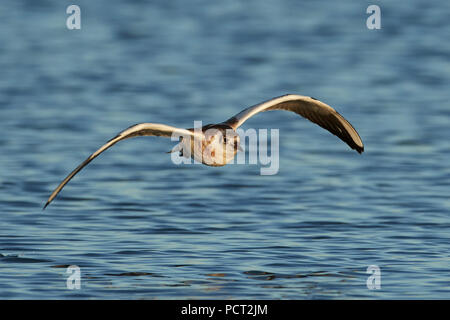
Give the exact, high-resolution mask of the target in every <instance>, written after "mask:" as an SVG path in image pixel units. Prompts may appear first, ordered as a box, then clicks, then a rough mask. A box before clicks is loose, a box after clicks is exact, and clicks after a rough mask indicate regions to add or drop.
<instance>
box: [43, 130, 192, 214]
mask: <svg viewBox="0 0 450 320" xmlns="http://www.w3.org/2000/svg"><path fill="white" fill-rule="evenodd" d="M172 135H177V136H182V137H195V136H196V135H198V134H197V133H194V132H193V131H190V130H186V129H181V128H176V127H171V126H167V125H164V124H159V123H139V124H136V125H133V126H131V127H129V128H128V129H125V130H124V131H122V132H120V133H119V134H118V135H117V136H115V137H114V138H112V139H111V140H109V141H108V142H107V143H105V144H104V145H103V146H101V147H100V148H99V149H98V150H97V151H95V152H94V153H93V154H91V155H90V156H89V157H88V158H87V159H86V160H84V161H83V163H81V164H80V165H79V166H78V167H76V168H75V170H73V171H72V172H71V173H70V174H69V175H68V176H67V177H66V178H65V179H64V180H63V181H62V182H61V183H60V184H59V186H58V187H57V188H56V189H55V190H54V191H53V192H52V194H51V195H50V197H49V198H48V200H47V202H46V204H45V206H44V209H45V208H46V207H47V206H48V205H49V204H50V202H52V200H53V199H54V198H55V197H56V196H57V195H58V193H59V192H60V191H61V190H62V188H64V186H65V185H66V184H67V183H68V182H69V181H70V179H72V178H73V177H74V176H75V175H76V174H77V173H78V172H79V171H80V170H81V169H83V168H84V167H85V166H86V165H88V164H89V162H91V161H92V160H94V159H95V158H96V157H97V156H98V155H100V153H102V152H103V151H105V150H106V149H108V148H110V147H112V146H113V145H115V144H116V143H117V142H119V141H121V140H125V139H128V138H133V137H139V136H161V137H171V136H172ZM199 138H201V137H200V136H199Z"/></svg>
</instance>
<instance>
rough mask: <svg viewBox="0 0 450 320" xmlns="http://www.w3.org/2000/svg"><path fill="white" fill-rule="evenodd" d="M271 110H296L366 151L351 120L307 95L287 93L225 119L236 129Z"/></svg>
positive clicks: (353, 146)
mask: <svg viewBox="0 0 450 320" xmlns="http://www.w3.org/2000/svg"><path fill="white" fill-rule="evenodd" d="M270 110H286V111H292V112H295V113H297V114H299V115H301V116H302V117H304V118H306V119H308V120H310V121H312V122H314V123H316V124H318V125H319V126H321V127H322V128H324V129H326V130H328V131H329V132H331V133H332V134H334V135H335V136H337V137H339V138H340V139H341V140H342V141H344V142H345V143H347V144H348V145H349V146H350V147H351V148H352V149H355V150H356V151H357V152H358V153H361V152H363V151H364V145H363V142H362V140H361V137H360V136H359V134H358V132H356V130H355V128H353V126H352V125H351V124H350V122H348V121H347V120H345V118H344V117H343V116H341V115H340V114H339V113H338V112H337V111H336V110H334V109H333V108H332V107H330V106H329V105H327V104H325V103H323V102H321V101H319V100H316V99H314V98H311V97H306V96H299V95H294V94H287V95H284V96H281V97H277V98H273V99H271V100H268V101H265V102H263V103H260V104H257V105H255V106H252V107H249V108H247V109H245V110H243V111H242V112H240V113H238V114H237V115H235V116H234V117H232V118H230V119H228V120H227V121H225V122H224V124H227V125H229V126H230V127H232V128H233V129H235V130H236V129H237V128H238V127H239V126H241V125H242V124H243V123H244V122H245V121H246V120H247V119H249V118H250V117H252V116H254V115H255V114H257V113H259V112H264V111H270Z"/></svg>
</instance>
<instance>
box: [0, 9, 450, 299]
mask: <svg viewBox="0 0 450 320" xmlns="http://www.w3.org/2000/svg"><path fill="white" fill-rule="evenodd" d="M73 3H75V4H78V5H79V6H80V8H81V19H82V20H81V30H68V29H67V28H66V18H67V17H68V15H67V14H66V12H65V11H66V8H67V6H68V5H70V4H73ZM369 4H377V5H379V6H380V8H381V18H382V20H381V24H382V28H381V29H380V30H369V29H367V27H366V19H367V17H368V16H369V15H368V14H366V8H367V6H368V5H369ZM449 16H450V2H448V1H445V0H442V1H433V2H432V3H430V2H428V1H419V0H414V1H408V3H407V4H406V3H403V2H398V1H396V2H394V1H373V3H367V2H364V1H363V2H355V1H297V0H286V1H280V0H276V1H275V0H274V1H256V0H253V1H206V0H202V1H200V0H198V1H95V2H94V1H81V0H77V1H75V2H68V1H56V0H55V1H50V0H48V1H39V2H36V1H31V0H30V1H2V3H1V4H0V21H1V26H2V27H1V28H0V124H1V129H2V133H1V135H0V213H1V217H0V298H1V299H37V298H38V299H57V298H63V299H71V298H76V299H79V298H81V299H85V298H87V299H125V298H129V299H174V298H176V299H185V298H189V299H190V298H201V299H203V298H204V299H218V298H221V299H239V298H252V299H359V298H362V299H372V298H373V299H417V298H426V299H438V298H444V299H449V298H450V236H449V227H450V220H449V215H450V199H449V194H450V192H449V191H450V165H449V156H450V139H449V138H450V125H449V124H450V121H449V120H450V103H449V101H450V90H449V86H450V41H449V38H450V25H449V23H448V19H449ZM285 93H297V94H303V95H309V96H313V97H315V98H317V99H320V100H322V101H324V102H326V103H328V104H330V105H331V106H333V107H335V108H336V109H337V110H338V111H339V112H340V113H341V114H343V115H344V116H345V117H346V118H347V119H348V120H349V121H350V122H351V123H352V124H353V125H354V126H355V128H356V129H357V130H358V132H359V133H360V135H361V137H362V139H363V141H364V143H365V149H366V151H365V152H364V153H363V154H362V155H358V154H357V153H356V152H354V151H352V150H350V148H348V147H347V146H346V145H345V144H344V143H342V142H340V141H339V140H338V139H337V138H336V137H334V136H332V135H330V134H329V133H327V132H326V131H324V130H322V129H321V128H319V127H317V126H315V125H314V124H311V123H309V122H308V121H306V120H304V119H301V118H299V117H298V116H297V115H295V114H291V113H287V112H270V113H265V114H261V115H258V116H256V117H255V118H252V119H251V120H250V121H248V122H247V123H246V124H245V125H244V129H246V128H250V127H254V128H277V129H279V130H280V143H281V145H280V157H281V161H280V170H279V172H278V174H277V175H273V176H261V175H260V174H259V170H260V166H259V165H250V164H248V165H230V166H226V167H222V168H213V167H206V166H201V165H184V166H177V165H175V164H173V163H172V162H171V161H170V156H169V155H168V154H165V153H164V152H166V151H168V150H169V149H170V148H171V147H172V146H173V145H174V143H173V142H171V141H170V140H168V139H163V138H137V139H131V140H127V141H125V142H121V143H119V144H117V145H116V146H114V147H113V148H111V149H110V150H108V151H107V152H105V153H104V154H102V155H101V156H100V157H99V158H97V159H95V161H93V162H92V163H91V164H90V165H89V166H88V167H86V168H85V170H83V171H82V172H81V173H79V175H77V176H76V177H75V178H74V179H73V180H72V181H71V182H70V183H69V184H68V185H67V186H66V188H65V189H64V190H63V191H62V193H61V194H60V196H59V197H58V198H57V199H56V200H55V201H54V202H53V203H52V204H51V205H50V206H49V207H48V208H47V209H46V210H45V211H42V206H43V205H44V203H45V201H46V199H47V197H48V196H49V194H50V193H51V191H52V190H53V189H54V188H55V187H56V186H57V185H58V183H59V182H60V181H61V180H62V179H63V178H64V177H65V175H66V174H67V173H69V172H70V171H71V170H72V169H73V168H75V167H76V166H77V165H78V164H79V163H80V162H81V161H82V160H84V159H85V158H86V157H87V156H88V155H89V154H90V153H91V152H93V151H94V150H96V149H97V148H98V147H99V146H100V145H102V144H103V143H104V142H106V141H107V140H109V139H110V138H111V137H113V136H114V135H115V134H116V133H117V132H119V131H121V130H122V129H124V128H126V127H128V126H130V125H132V124H134V123H138V122H161V123H167V124H170V125H174V126H179V127H192V126H193V121H194V120H202V121H203V123H204V124H206V123H214V122H220V121H223V120H225V119H227V118H228V117H230V116H232V115H234V114H235V113H237V112H239V111H240V110H241V109H243V108H244V107H247V106H250V105H253V104H255V103H258V102H261V101H263V100H266V99H269V98H271V97H274V96H278V95H281V94H285ZM68 265H77V266H79V267H80V269H81V289H79V290H76V289H74V290H69V289H68V288H67V286H66V279H67V277H68V274H67V273H66V268H67V266H68ZM369 265H377V266H378V267H379V268H380V270H381V289H379V290H369V289H368V288H367V286H366V280H367V278H368V277H369V274H367V273H366V270H367V267H368V266H369Z"/></svg>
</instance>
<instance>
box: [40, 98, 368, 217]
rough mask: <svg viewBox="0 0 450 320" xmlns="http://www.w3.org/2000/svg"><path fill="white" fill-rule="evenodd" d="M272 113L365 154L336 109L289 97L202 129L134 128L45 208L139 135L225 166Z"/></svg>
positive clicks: (155, 125) (147, 125)
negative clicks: (253, 125)
mask: <svg viewBox="0 0 450 320" xmlns="http://www.w3.org/2000/svg"><path fill="white" fill-rule="evenodd" d="M271 110H286V111H291V112H295V113H297V114H299V115H300V116H302V117H304V118H306V119H308V120H310V121H312V122H314V123H315V124H317V125H319V126H321V127H322V128H324V129H326V130H328V131H329V132H331V133H332V134H334V135H335V136H337V137H339V138H340V139H341V140H342V141H344V142H345V143H347V144H348V145H349V146H350V148H352V149H354V150H356V151H357V152H358V153H362V152H363V151H364V145H363V142H362V140H361V138H360V136H359V134H358V132H356V130H355V128H353V126H352V125H351V124H350V122H348V121H347V120H346V119H345V118H344V117H343V116H341V115H340V114H339V113H338V112H337V111H336V110H334V109H333V108H332V107H330V106H329V105H327V104H325V103H323V102H321V101H319V100H317V99H314V98H312V97H307V96H300V95H295V94H287V95H284V96H280V97H276V98H273V99H270V100H267V101H265V102H262V103H260V104H257V105H254V106H251V107H249V108H247V109H244V110H243V111H241V112H239V113H238V114H236V115H235V116H233V117H231V118H230V119H228V120H226V121H224V122H221V123H218V124H208V125H205V126H203V127H201V128H190V129H181V128H175V127H171V126H168V125H165V124H159V123H139V124H136V125H133V126H131V127H129V128H128V129H125V130H124V131H122V132H120V133H119V134H118V135H117V136H115V137H114V138H112V139H111V140H109V141H108V142H107V143H106V144H104V145H103V146H101V147H100V148H99V149H98V150H97V151H95V152H94V153H93V154H91V155H90V156H89V157H88V158H87V159H86V160H84V161H83V162H82V163H81V164H80V165H79V166H78V167H76V168H75V169H74V170H73V171H72V172H71V173H70V174H69V175H68V176H67V177H66V178H65V179H64V180H63V181H62V182H61V183H60V184H59V186H58V187H57V188H56V189H55V190H54V191H53V192H52V194H51V195H50V197H49V198H48V200H47V202H46V203H45V205H44V209H45V208H46V207H47V206H48V205H49V204H50V202H52V201H53V199H55V197H56V196H57V195H58V193H59V192H60V191H61V190H62V188H64V186H65V185H66V184H67V183H68V182H69V181H70V180H71V179H72V178H73V177H74V176H75V175H76V174H77V173H78V172H79V171H80V170H81V169H83V168H84V167H85V166H86V165H87V164H89V162H91V161H92V160H93V159H95V158H96V157H97V156H98V155H100V154H101V153H102V152H103V151H105V150H106V149H109V148H110V147H112V146H113V145H114V144H116V143H117V142H119V141H121V140H124V139H128V138H133V137H139V136H161V137H169V138H170V137H173V136H178V137H179V140H180V142H179V144H177V145H176V146H175V147H174V148H173V149H172V150H171V151H169V152H177V151H179V152H180V156H183V157H187V158H192V159H194V160H196V161H199V162H201V163H203V164H205V165H209V166H224V165H226V164H227V163H229V162H230V161H231V160H233V158H234V157H235V155H236V153H237V151H238V150H242V149H241V148H240V139H239V134H238V133H237V132H236V129H237V128H239V127H240V126H241V125H242V124H243V123H244V122H245V121H247V120H248V119H249V118H250V117H252V116H254V115H256V114H257V113H260V112H264V111H271Z"/></svg>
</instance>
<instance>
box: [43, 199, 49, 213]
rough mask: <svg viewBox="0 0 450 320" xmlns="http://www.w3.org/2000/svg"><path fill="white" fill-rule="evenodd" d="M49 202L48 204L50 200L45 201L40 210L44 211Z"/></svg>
mask: <svg viewBox="0 0 450 320" xmlns="http://www.w3.org/2000/svg"><path fill="white" fill-rule="evenodd" d="M49 204H50V201H47V202H46V203H45V205H44V207H43V208H42V211H44V210H45V208H47V206H48V205H49Z"/></svg>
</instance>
